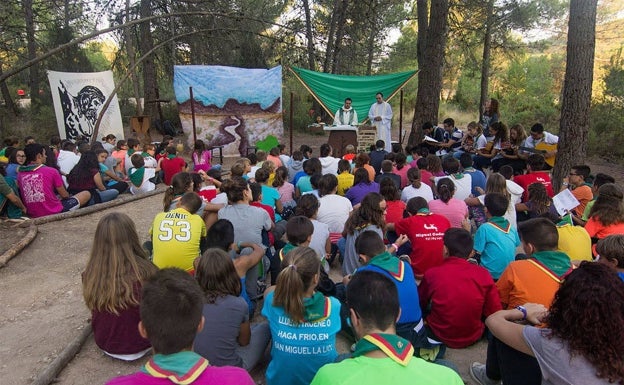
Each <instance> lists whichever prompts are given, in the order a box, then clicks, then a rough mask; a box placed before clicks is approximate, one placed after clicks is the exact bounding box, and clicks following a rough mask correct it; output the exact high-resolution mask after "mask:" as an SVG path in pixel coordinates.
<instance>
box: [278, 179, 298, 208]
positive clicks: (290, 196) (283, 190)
mask: <svg viewBox="0 0 624 385" xmlns="http://www.w3.org/2000/svg"><path fill="white" fill-rule="evenodd" d="M277 192H279V195H280V202H282V204H287V203H292V202H293V200H294V199H295V198H294V194H295V186H293V184H292V183H289V182H284V184H283V185H282V187H278V188H277Z"/></svg>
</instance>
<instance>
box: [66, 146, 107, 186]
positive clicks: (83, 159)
mask: <svg viewBox="0 0 624 385" xmlns="http://www.w3.org/2000/svg"><path fill="white" fill-rule="evenodd" d="M99 171H100V164H99V162H98V159H97V155H95V152H94V151H87V152H85V153H84V154H82V155H81V156H80V160H78V163H76V165H75V166H74V168H72V170H71V171H70V172H69V175H67V184H69V185H70V186H71V185H82V184H83V183H84V181H87V180H93V176H94V173H98V172H99Z"/></svg>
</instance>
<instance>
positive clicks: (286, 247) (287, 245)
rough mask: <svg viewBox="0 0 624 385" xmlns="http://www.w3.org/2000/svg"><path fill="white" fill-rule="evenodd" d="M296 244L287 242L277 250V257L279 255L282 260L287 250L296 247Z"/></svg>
mask: <svg viewBox="0 0 624 385" xmlns="http://www.w3.org/2000/svg"><path fill="white" fill-rule="evenodd" d="M296 247H297V246H295V245H293V244H292V243H290V242H288V243H287V244H285V245H284V247H282V248H281V249H280V251H279V257H280V261H283V260H284V256H286V254H288V252H289V251H290V250H292V249H294V248H296ZM260 266H262V265H260Z"/></svg>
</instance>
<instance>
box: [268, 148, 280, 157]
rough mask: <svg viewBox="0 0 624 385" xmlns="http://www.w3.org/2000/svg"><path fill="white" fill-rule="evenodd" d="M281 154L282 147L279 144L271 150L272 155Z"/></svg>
mask: <svg viewBox="0 0 624 385" xmlns="http://www.w3.org/2000/svg"><path fill="white" fill-rule="evenodd" d="M279 154H280V148H279V147H278V146H275V147H273V148H271V149H270V150H269V155H271V156H279Z"/></svg>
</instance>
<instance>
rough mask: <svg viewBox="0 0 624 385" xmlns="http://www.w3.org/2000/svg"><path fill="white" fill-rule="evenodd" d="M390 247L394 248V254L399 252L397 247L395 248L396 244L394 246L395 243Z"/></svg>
mask: <svg viewBox="0 0 624 385" xmlns="http://www.w3.org/2000/svg"><path fill="white" fill-rule="evenodd" d="M391 246H392V247H394V252H395V253H396V252H397V251H399V246H397V244H396V243H393V244H392V245H391Z"/></svg>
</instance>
